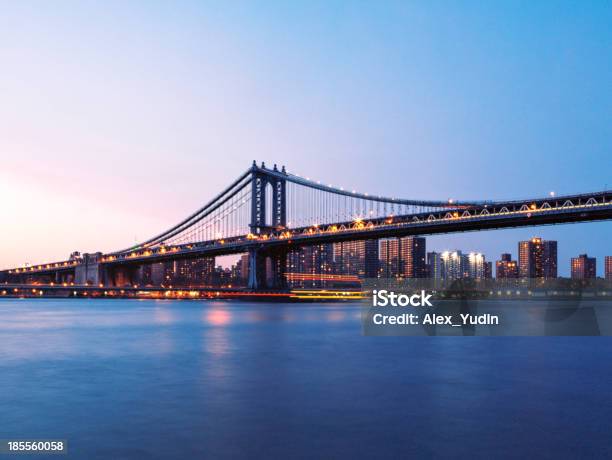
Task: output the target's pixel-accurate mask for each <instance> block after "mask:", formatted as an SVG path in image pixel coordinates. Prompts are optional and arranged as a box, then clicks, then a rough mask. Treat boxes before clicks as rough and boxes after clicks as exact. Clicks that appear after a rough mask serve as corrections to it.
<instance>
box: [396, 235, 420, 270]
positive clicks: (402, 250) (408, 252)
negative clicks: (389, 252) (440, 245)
mask: <svg viewBox="0 0 612 460" xmlns="http://www.w3.org/2000/svg"><path fill="white" fill-rule="evenodd" d="M425 245H426V242H425V238H423V237H421V236H407V237H405V238H401V239H400V240H399V263H400V267H399V268H400V274H401V275H402V276H403V277H404V278H424V277H425V276H426V273H427V266H426V263H425Z"/></svg>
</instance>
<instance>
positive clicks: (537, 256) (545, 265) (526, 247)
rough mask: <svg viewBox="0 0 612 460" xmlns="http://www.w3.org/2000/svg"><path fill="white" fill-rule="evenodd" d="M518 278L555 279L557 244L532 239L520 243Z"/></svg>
mask: <svg viewBox="0 0 612 460" xmlns="http://www.w3.org/2000/svg"><path fill="white" fill-rule="evenodd" d="M518 252H519V276H520V277H521V278H544V279H550V278H556V277H557V242H556V241H545V240H543V239H542V238H532V239H530V240H528V241H520V242H519V244H518Z"/></svg>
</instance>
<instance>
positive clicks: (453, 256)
mask: <svg viewBox="0 0 612 460" xmlns="http://www.w3.org/2000/svg"><path fill="white" fill-rule="evenodd" d="M440 258H441V260H442V278H444V279H447V280H457V279H461V278H465V277H466V264H465V261H466V260H465V258H464V256H463V254H462V253H461V251H444V252H443V253H442V254H441V256H440Z"/></svg>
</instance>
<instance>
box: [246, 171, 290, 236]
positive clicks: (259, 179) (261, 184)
mask: <svg viewBox="0 0 612 460" xmlns="http://www.w3.org/2000/svg"><path fill="white" fill-rule="evenodd" d="M274 171H275V172H278V168H277V167H276V165H274ZM282 173H283V174H284V173H285V167H284V166H283V169H282ZM268 185H270V186H271V189H272V209H271V211H272V219H271V224H268V223H267V219H266V216H267V215H268V214H267V213H268V210H267V209H266V201H267V200H266V194H267V189H268ZM286 187H287V184H286V180H285V179H282V178H280V177H278V176H277V175H272V174H270V173H269V172H267V171H266V165H265V163H262V164H261V168H259V167H258V166H257V165H256V164H255V162H253V166H252V168H251V224H250V227H251V233H253V234H259V233H261V231H262V230H264V229H279V228H281V227H284V226H285V225H287V200H286V197H287V191H286Z"/></svg>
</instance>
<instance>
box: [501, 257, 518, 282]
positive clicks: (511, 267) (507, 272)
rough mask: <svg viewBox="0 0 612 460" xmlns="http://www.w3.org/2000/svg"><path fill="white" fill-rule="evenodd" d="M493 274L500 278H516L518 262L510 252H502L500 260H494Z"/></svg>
mask: <svg viewBox="0 0 612 460" xmlns="http://www.w3.org/2000/svg"><path fill="white" fill-rule="evenodd" d="M495 272H496V274H495V276H496V277H497V278H500V279H505V278H518V276H519V273H518V264H517V263H516V260H512V255H511V254H502V255H501V260H498V261H496V262H495Z"/></svg>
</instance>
